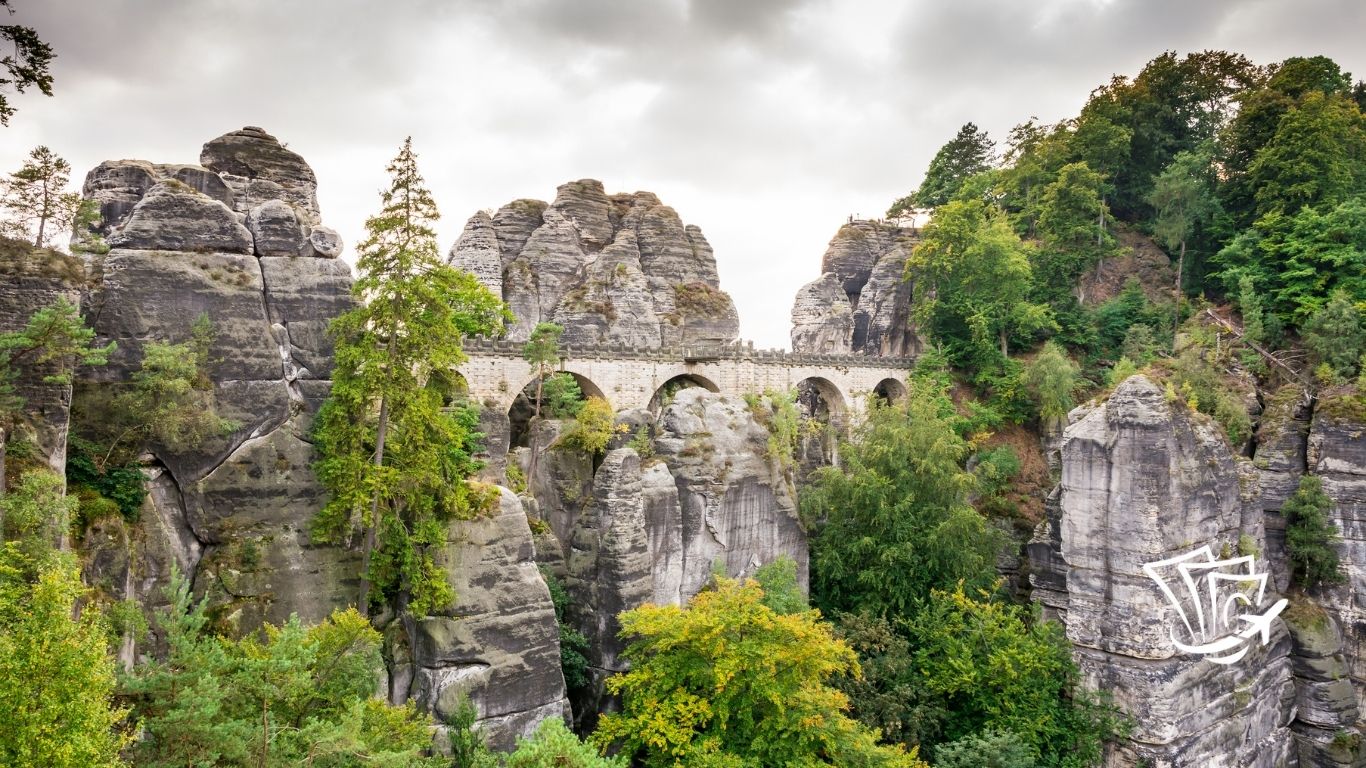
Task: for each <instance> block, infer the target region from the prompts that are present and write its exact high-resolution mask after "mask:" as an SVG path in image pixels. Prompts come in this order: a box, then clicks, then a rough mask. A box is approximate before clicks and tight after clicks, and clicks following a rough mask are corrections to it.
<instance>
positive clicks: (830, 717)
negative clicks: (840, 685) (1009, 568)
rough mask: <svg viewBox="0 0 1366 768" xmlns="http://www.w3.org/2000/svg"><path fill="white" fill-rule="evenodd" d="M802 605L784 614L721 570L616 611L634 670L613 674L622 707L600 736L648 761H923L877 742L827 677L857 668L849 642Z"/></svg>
mask: <svg viewBox="0 0 1366 768" xmlns="http://www.w3.org/2000/svg"><path fill="white" fill-rule="evenodd" d="M817 616H818V614H817V613H815V612H814V611H804V612H800V613H793V614H789V615H780V614H777V613H775V612H774V611H773V610H771V609H770V608H768V607H767V606H765V605H764V603H763V590H762V589H761V588H760V587H759V585H758V583H757V582H754V581H748V582H746V583H743V584H741V583H740V582H737V581H732V580H730V579H725V578H722V579H719V580H718V582H717V585H716V588H715V589H714V590H711V591H704V592H702V593H700V594H698V595H697V596H696V597H694V598H693V599H692V600H690V601H689V602H688V607H687V608H680V607H678V606H672V605H670V606H656V605H645V606H643V607H641V608H637V609H634V610H631V611H626V612H625V613H623V614H621V626H622V636H623V637H626V638H630V639H631V643H630V645H629V646H628V647H627V649H626V651H625V656H626V658H628V659H629V660H630V662H631V671H630V672H627V673H625V674H620V675H616V676H614V677H612V678H611V679H609V681H608V683H607V687H608V690H609V691H611V692H612V693H614V694H618V695H620V696H621V711H620V712H615V713H610V714H607V715H604V716H603V718H602V720H601V721H600V725H599V727H598V731H597V732H596V733H595V734H594V735H593V741H594V743H596V744H597V745H598V746H599V747H601V748H603V749H607V748H608V747H611V746H614V745H616V746H620V747H621V748H622V752H623V754H624V755H628V756H633V757H635V758H636V759H638V760H639V761H640V762H641V764H643V765H645V766H649V767H650V768H656V767H662V766H673V765H680V764H681V765H709V766H729V767H732V768H741V766H769V765H774V766H777V765H791V766H795V765H803V766H817V765H839V766H849V765H859V766H870V767H871V766H888V767H890V766H897V767H898V768H923V767H924V763H922V762H920V761H919V760H918V759H917V758H916V757H915V752H914V750H912V752H911V753H909V754H908V753H906V752H904V751H902V750H901V749H900V748H899V747H885V746H879V745H878V744H877V743H876V742H877V738H876V736H875V734H874V733H873V732H872V731H871V730H869V729H867V728H865V727H864V726H862V725H860V724H858V723H857V722H855V721H854V720H852V719H850V718H849V717H848V716H847V715H846V714H845V710H846V709H847V708H848V700H847V699H846V698H845V696H844V694H842V693H840V692H839V691H838V690H836V689H835V688H833V687H831V686H830V680H831V678H832V677H833V676H834V675H837V674H841V673H845V672H855V674H856V670H857V669H858V660H857V659H856V658H855V656H854V652H853V650H852V649H850V647H849V646H848V645H846V644H845V643H844V642H842V641H840V640H839V639H837V638H836V637H835V636H834V634H833V633H832V631H831V630H830V628H829V627H828V626H827V625H825V624H822V623H821V622H819V621H817Z"/></svg>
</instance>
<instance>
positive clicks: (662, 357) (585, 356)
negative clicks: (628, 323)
mask: <svg viewBox="0 0 1366 768" xmlns="http://www.w3.org/2000/svg"><path fill="white" fill-rule="evenodd" d="M463 345H464V349H465V352H466V354H472V355H473V354H479V355H492V356H495V357H521V356H522V347H523V346H524V344H523V342H517V341H507V340H505V339H490V338H486V337H482V336H471V337H468V338H466V339H464V341H463ZM560 356H561V357H562V358H563V359H565V360H647V361H650V362H657V363H676V362H679V361H684V362H696V363H700V362H711V361H713V360H736V361H748V362H754V363H759V364H763V365H781V366H788V367H797V366H822V367H824V366H833V367H837V368H891V369H897V370H908V369H910V368H911V367H912V366H914V365H915V358H914V357H872V356H870V355H855V354H848V355H813V354H805V353H797V352H788V351H787V350H783V349H755V348H754V342H752V341H751V342H740V343H736V344H728V345H725V346H698V347H627V346H624V345H611V344H566V345H564V346H563V347H561V348H560Z"/></svg>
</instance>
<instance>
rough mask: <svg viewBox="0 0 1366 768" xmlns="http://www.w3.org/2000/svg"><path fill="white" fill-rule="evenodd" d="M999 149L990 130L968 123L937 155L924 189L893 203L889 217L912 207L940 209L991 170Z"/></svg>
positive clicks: (928, 171)
mask: <svg viewBox="0 0 1366 768" xmlns="http://www.w3.org/2000/svg"><path fill="white" fill-rule="evenodd" d="M995 149H996V144H995V143H994V142H993V141H992V140H991V137H990V136H988V135H987V132H986V131H983V130H982V129H980V128H978V127H977V126H975V125H973V124H972V123H967V124H965V125H964V126H963V127H962V128H959V129H958V135H957V136H954V137H953V138H952V139H950V140H949V142H948V143H947V144H945V145H944V146H942V147H940V148H939V151H938V152H936V153H935V155H934V159H933V160H931V161H930V167H929V168H928V169H927V170H926V171H925V180H924V181H922V182H920V187H919V188H918V189H916V191H914V192H912V193H911V194H909V195H907V196H906V197H903V198H901V199H900V200H897V201H896V202H895V203H892V207H891V208H890V209H888V211H887V215H888V216H889V217H895V216H899V215H901V214H902V213H905V212H906V211H908V210H910V209H912V208H936V207H938V206H941V205H943V204H944V203H947V202H948V201H950V200H952V199H954V198H955V197H957V196H958V191H959V189H961V188H962V186H963V183H964V182H965V181H967V180H968V179H969V178H970V177H972V176H975V175H977V174H979V173H982V172H983V171H986V170H988V169H990V168H991V163H992V160H993V154H994V152H995Z"/></svg>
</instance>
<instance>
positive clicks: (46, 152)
mask: <svg viewBox="0 0 1366 768" xmlns="http://www.w3.org/2000/svg"><path fill="white" fill-rule="evenodd" d="M0 103H3V99H0ZM70 181H71V164H70V163H68V162H67V161H65V160H63V159H62V158H61V157H59V156H57V155H56V154H54V153H53V152H52V150H50V149H48V148H47V147H38V148H36V149H34V150H33V151H32V152H30V153H29V156H28V160H27V161H25V162H24V165H23V167H21V168H20V169H19V170H17V171H15V172H14V173H11V174H10V177H9V178H8V179H5V180H4V181H0V208H4V209H5V210H6V211H7V213H6V214H5V216H4V218H3V219H0V234H2V235H5V236H7V237H13V238H17V239H22V240H30V241H32V243H33V247H35V248H46V247H47V246H48V244H49V243H51V242H52V239H53V238H55V237H58V236H60V235H61V234H62V233H63V232H69V231H70V230H71V224H72V221H73V220H74V219H75V217H76V213H77V212H78V211H79V210H80V209H81V196H80V195H79V194H76V193H75V192H67V191H65V190H66V187H67V184H69V183H70Z"/></svg>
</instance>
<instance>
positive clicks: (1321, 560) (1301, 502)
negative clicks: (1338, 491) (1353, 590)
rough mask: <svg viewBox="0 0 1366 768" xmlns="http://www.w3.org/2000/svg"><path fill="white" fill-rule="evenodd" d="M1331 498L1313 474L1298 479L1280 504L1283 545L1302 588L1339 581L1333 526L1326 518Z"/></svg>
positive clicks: (1321, 481) (1340, 577)
mask: <svg viewBox="0 0 1366 768" xmlns="http://www.w3.org/2000/svg"><path fill="white" fill-rule="evenodd" d="M1332 508H1333V500H1332V499H1330V498H1328V494H1326V493H1324V492H1323V480H1322V479H1320V478H1318V477H1315V476H1314V475H1304V476H1303V477H1301V478H1300V486H1299V488H1297V489H1295V493H1294V494H1293V495H1292V496H1291V497H1290V498H1289V499H1287V500H1286V502H1285V504H1284V505H1282V506H1281V514H1282V515H1284V516H1285V548H1286V551H1287V552H1288V553H1289V554H1290V565H1291V568H1292V569H1293V572H1294V576H1295V581H1296V582H1297V583H1298V584H1300V586H1304V587H1313V586H1317V585H1319V584H1336V583H1338V582H1340V581H1342V580H1343V576H1342V571H1341V569H1340V567H1339V564H1338V553H1337V550H1335V549H1333V542H1334V541H1336V540H1337V538H1338V535H1337V528H1335V527H1334V526H1333V521H1332V520H1330V519H1329V518H1328V512H1329V510H1331V509H1332Z"/></svg>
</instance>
